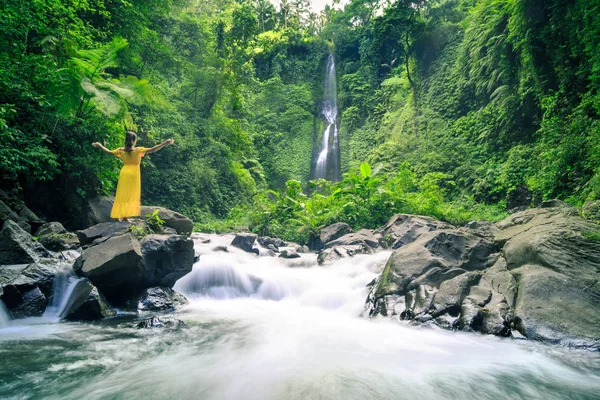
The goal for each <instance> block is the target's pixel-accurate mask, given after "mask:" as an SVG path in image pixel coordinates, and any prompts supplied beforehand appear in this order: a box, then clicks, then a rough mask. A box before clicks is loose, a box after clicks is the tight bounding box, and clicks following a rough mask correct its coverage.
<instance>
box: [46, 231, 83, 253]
mask: <svg viewBox="0 0 600 400" xmlns="http://www.w3.org/2000/svg"><path fill="white" fill-rule="evenodd" d="M38 242H40V243H41V244H42V245H43V246H44V247H45V248H47V249H48V250H52V251H63V250H71V249H78V248H79V247H81V245H80V243H79V239H78V238H77V235H76V234H74V233H61V234H59V233H49V234H47V235H44V236H42V237H40V238H39V239H38Z"/></svg>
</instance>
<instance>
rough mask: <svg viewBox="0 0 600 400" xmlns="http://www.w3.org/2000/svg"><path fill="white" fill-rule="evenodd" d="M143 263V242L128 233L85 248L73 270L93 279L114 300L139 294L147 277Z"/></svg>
mask: <svg viewBox="0 0 600 400" xmlns="http://www.w3.org/2000/svg"><path fill="white" fill-rule="evenodd" d="M141 264H142V250H141V248H140V244H139V242H138V241H137V240H136V239H135V238H134V237H133V236H132V235H131V234H129V233H127V234H124V235H119V236H114V237H111V238H109V239H107V240H106V241H105V242H103V243H101V244H99V245H97V246H93V247H90V248H88V249H86V250H84V251H83V254H82V255H81V256H80V257H79V258H78V259H77V261H76V262H75V264H74V266H73V269H74V271H75V272H76V273H77V274H79V275H80V276H85V277H87V278H89V280H90V281H91V282H92V283H93V284H94V285H95V286H97V287H98V289H100V291H101V292H102V293H103V294H104V295H106V296H107V298H108V299H109V300H111V301H112V299H113V298H114V299H116V300H123V299H124V298H131V297H133V296H134V295H135V294H136V291H137V290H139V287H140V286H141V282H142V280H143V266H142V265H141Z"/></svg>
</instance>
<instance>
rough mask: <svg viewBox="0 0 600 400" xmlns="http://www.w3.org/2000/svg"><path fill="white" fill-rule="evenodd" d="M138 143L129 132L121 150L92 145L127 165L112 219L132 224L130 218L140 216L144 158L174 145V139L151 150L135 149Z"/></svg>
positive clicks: (122, 174) (121, 175)
mask: <svg viewBox="0 0 600 400" xmlns="http://www.w3.org/2000/svg"><path fill="white" fill-rule="evenodd" d="M136 142H137V135H136V134H135V133H134V132H131V131H127V133H126V134H125V147H123V148H121V149H116V150H109V149H107V148H106V147H104V146H102V145H101V144H100V143H98V142H95V143H92V146H94V147H95V148H97V149H101V150H102V151H104V152H105V153H108V154H112V155H115V156H117V157H119V158H120V159H121V160H122V161H123V164H125V165H123V168H121V172H120V174H119V182H118V183H117V195H116V197H115V204H114V205H113V208H112V211H111V213H110V217H111V218H116V219H118V220H119V221H121V220H122V219H123V218H125V220H126V221H128V222H130V221H129V219H128V217H137V216H139V215H140V209H141V200H140V199H141V193H142V180H141V177H140V162H141V161H142V157H144V156H145V155H146V154H150V153H154V152H155V151H158V150H160V149H162V148H163V147H165V146H168V145H170V144H172V143H173V139H167V140H165V141H164V142H162V143H161V144H158V145H156V146H154V147H151V148H149V149H147V148H145V147H135V143H136Z"/></svg>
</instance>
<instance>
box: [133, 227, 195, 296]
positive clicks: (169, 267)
mask: <svg viewBox="0 0 600 400" xmlns="http://www.w3.org/2000/svg"><path fill="white" fill-rule="evenodd" d="M141 246H142V261H143V265H144V279H145V283H144V285H145V287H149V286H166V287H172V286H173V285H175V282H177V281H178V280H179V278H181V277H182V276H184V275H187V274H188V273H190V272H191V271H192V266H193V265H194V258H195V257H194V242H193V241H192V240H191V239H189V238H186V237H184V236H179V235H171V236H169V235H148V236H146V237H144V238H143V239H142V241H141Z"/></svg>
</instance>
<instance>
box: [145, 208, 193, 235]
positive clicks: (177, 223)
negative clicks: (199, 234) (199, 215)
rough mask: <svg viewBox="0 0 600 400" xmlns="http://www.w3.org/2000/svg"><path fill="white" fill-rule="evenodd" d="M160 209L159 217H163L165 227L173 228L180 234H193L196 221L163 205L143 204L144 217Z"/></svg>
mask: <svg viewBox="0 0 600 400" xmlns="http://www.w3.org/2000/svg"><path fill="white" fill-rule="evenodd" d="M156 210H158V217H159V218H160V219H162V220H163V221H164V222H165V223H164V225H163V226H164V227H167V228H173V229H175V230H176V231H177V233H178V234H180V235H188V236H189V235H191V233H192V232H193V230H194V222H193V221H192V220H191V219H189V218H188V217H186V216H185V215H183V214H180V213H178V212H175V211H172V210H168V209H166V208H163V207H156V206H143V207H142V212H141V214H142V218H146V216H147V215H152V213H154V211H156Z"/></svg>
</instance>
